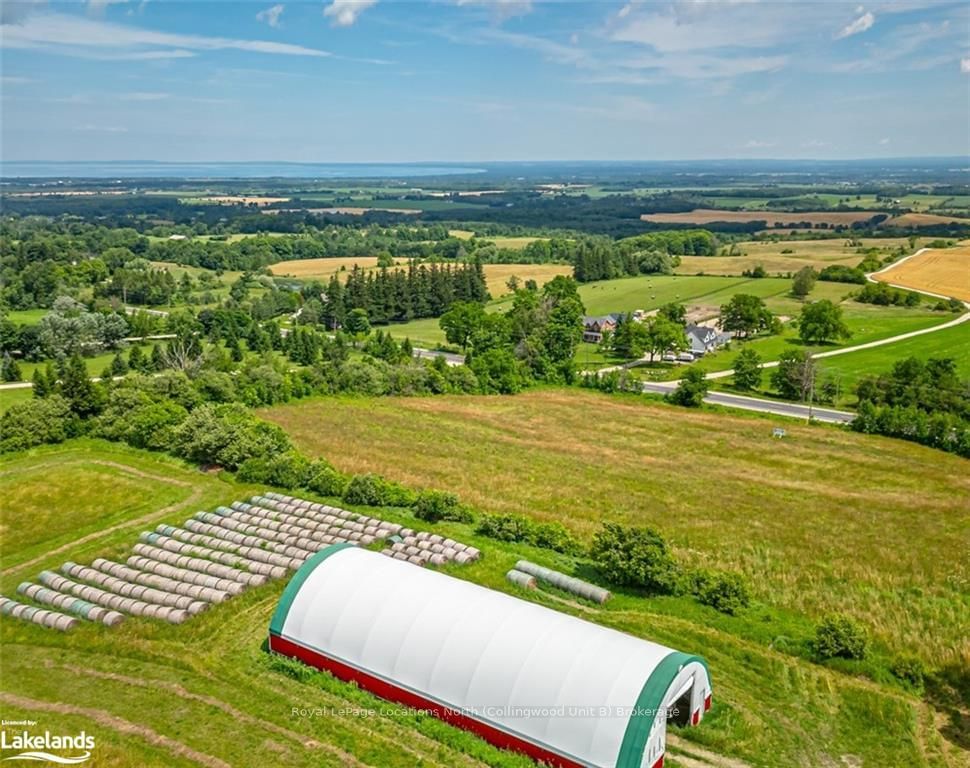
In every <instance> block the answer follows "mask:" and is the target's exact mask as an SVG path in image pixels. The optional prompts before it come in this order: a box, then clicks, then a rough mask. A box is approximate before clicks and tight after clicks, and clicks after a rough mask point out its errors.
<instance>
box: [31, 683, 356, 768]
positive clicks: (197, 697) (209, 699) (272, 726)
mask: <svg viewBox="0 0 970 768" xmlns="http://www.w3.org/2000/svg"><path fill="white" fill-rule="evenodd" d="M45 666H49V667H51V668H55V669H62V670H65V671H67V672H74V673H77V674H80V675H87V676H88V677H95V678H98V679H100V680H112V681H114V682H118V683H124V684H125V685H134V686H137V687H139V688H152V689H163V690H165V691H168V692H169V693H172V694H174V695H176V696H178V697H179V698H180V699H186V700H187V701H198V702H200V703H202V704H207V705H208V706H210V707H214V708H216V709H218V710H220V711H222V712H225V713H226V714H227V715H229V716H230V717H233V718H235V719H237V720H240V721H242V722H245V723H249V724H251V725H256V726H258V727H260V728H265V729H266V730H269V731H272V732H273V733H276V734H278V735H280V736H284V737H286V738H288V739H292V740H293V741H296V742H298V743H299V744H300V746H302V747H306V748H307V749H318V748H322V749H326V750H327V751H329V752H332V753H333V754H334V755H335V756H337V757H339V758H340V759H341V760H342V761H343V762H344V764H347V765H363V763H361V762H359V761H358V760H357V759H356V758H354V756H353V755H351V754H349V753H347V752H344V751H343V750H341V749H338V748H337V747H334V746H332V745H330V744H324V743H321V742H319V741H317V740H316V739H310V738H307V737H305V736H303V735H301V734H299V733H297V732H296V731H291V730H290V729H289V728H284V727H283V726H281V725H276V723H271V722H269V721H267V720H260V719H259V718H257V717H253V716H252V715H249V714H247V713H245V712H243V711H242V710H239V709H236V708H235V707H233V706H232V705H231V704H227V703H226V702H225V701H223V700H222V699H217V698H216V697H215V696H206V695H205V694H201V693H193V692H192V691H190V690H188V689H187V688H185V687H183V686H181V685H179V684H178V683H170V682H168V681H167V680H157V679H151V680H146V679H143V678H140V677H132V676H130V675H122V674H118V673H115V672H101V671H100V670H96V669H84V668H80V667H68V666H66V665H55V664H49V665H45Z"/></svg>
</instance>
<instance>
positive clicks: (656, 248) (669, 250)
mask: <svg viewBox="0 0 970 768" xmlns="http://www.w3.org/2000/svg"><path fill="white" fill-rule="evenodd" d="M572 249H573V253H572V258H571V259H570V260H571V261H572V262H573V275H574V277H575V278H576V280H577V281H579V282H581V283H586V282H592V281H594V280H610V279H612V278H615V277H622V276H625V275H640V274H670V273H671V272H672V271H673V268H674V267H676V266H677V265H678V264H679V263H680V258H679V257H680V256H714V255H715V254H716V253H717V240H716V239H715V237H714V235H712V234H711V233H710V232H708V231H707V230H704V229H685V230H675V231H667V232H654V233H651V234H647V235H639V236H637V237H630V238H626V239H624V240H618V241H615V242H611V241H605V240H593V239H584V240H580V241H577V242H575V243H574V244H573V248H572Z"/></svg>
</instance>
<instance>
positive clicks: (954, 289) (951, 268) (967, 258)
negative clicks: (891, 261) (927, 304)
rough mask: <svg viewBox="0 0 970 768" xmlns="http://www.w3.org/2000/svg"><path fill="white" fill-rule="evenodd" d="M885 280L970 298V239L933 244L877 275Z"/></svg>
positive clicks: (913, 287)
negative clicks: (943, 245)
mask: <svg viewBox="0 0 970 768" xmlns="http://www.w3.org/2000/svg"><path fill="white" fill-rule="evenodd" d="M873 278H874V279H876V280H880V281H882V282H885V283H893V284H894V285H902V286H905V287H906V288H912V289H914V290H917V291H929V292H930V293H936V294H940V295H943V296H951V297H954V298H957V299H961V300H962V301H970V242H966V241H964V242H963V243H961V244H960V245H958V246H956V247H955V248H930V249H927V250H925V251H923V252H922V253H920V254H918V255H916V256H913V257H911V258H909V259H906V261H903V262H900V263H899V264H896V265H894V266H892V267H891V268H890V269H887V270H885V271H884V272H880V273H879V274H876V275H873Z"/></svg>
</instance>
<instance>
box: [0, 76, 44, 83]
mask: <svg viewBox="0 0 970 768" xmlns="http://www.w3.org/2000/svg"><path fill="white" fill-rule="evenodd" d="M36 82H37V81H36V80H34V78H32V77H16V76H14V75H3V76H2V77H0V83H2V84H3V85H28V84H30V83H36Z"/></svg>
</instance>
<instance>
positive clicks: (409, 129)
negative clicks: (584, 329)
mask: <svg viewBox="0 0 970 768" xmlns="http://www.w3.org/2000/svg"><path fill="white" fill-rule="evenodd" d="M0 9H2V25H0V64H2V74H0V76H2V81H0V84H2V129H0V130H2V135H0V140H2V145H0V149H2V155H3V158H4V159H6V160H72V159H73V160H167V161H206V160H219V161H235V160H238V161H244V160H278V161H316V162H340V161H347V162H391V161H402V162H403V161H419V160H441V161H459V162H460V161H476V160H477V161H488V160H580V159H588V160H664V159H704V158H727V157H737V158H769V157H770V158H862V157H888V156H921V155H968V154H970V5H968V4H966V3H949V2H918V1H914V0H899V2H895V3H883V2H873V3H868V2H867V3H861V4H860V2H852V3H841V2H821V1H820V2H812V3H795V2H757V1H756V0H673V1H672V2H663V3H650V2H629V3H624V2H618V3H611V2H591V3H583V2H566V3H558V2H545V1H543V0H531V1H530V0H495V1H493V2H487V1H485V0H433V1H432V2H395V1H394V0H326V1H325V2H300V3H293V2H281V3H279V4H277V3H274V2H262V3H254V2H232V1H230V0H222V1H219V2H195V1H194V0H192V1H188V0H186V1H183V2H166V0H144V1H139V0H129V1H127V2H126V1H125V0H91V2H87V3H70V4H64V3H47V2H11V1H9V0H4V1H3V3H2V6H0Z"/></svg>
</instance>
